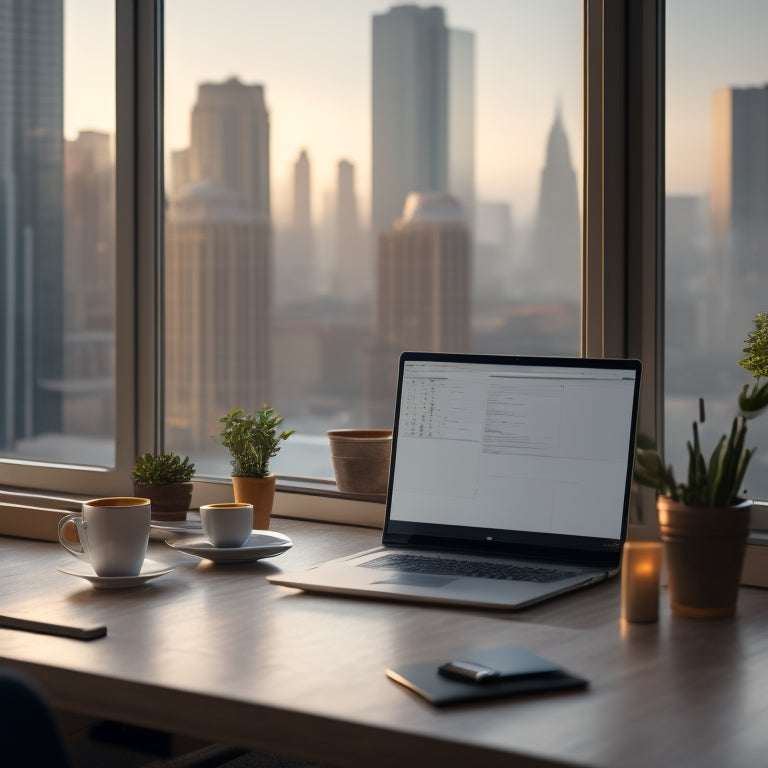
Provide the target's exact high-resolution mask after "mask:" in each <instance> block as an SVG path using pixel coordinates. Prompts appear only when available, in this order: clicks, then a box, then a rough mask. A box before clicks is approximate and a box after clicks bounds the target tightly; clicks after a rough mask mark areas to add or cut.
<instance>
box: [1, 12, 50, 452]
mask: <svg viewBox="0 0 768 768" xmlns="http://www.w3.org/2000/svg"><path fill="white" fill-rule="evenodd" d="M62 104H63V18H62V2H61V0H38V1H37V2H34V3H19V2H7V0H2V2H0V297H2V298H0V363H1V365H0V449H4V450H11V449H12V448H13V447H14V445H15V444H16V442H17V441H18V440H22V439H25V438H31V437H34V436H36V435H39V434H41V433H45V432H59V431H60V430H61V421H62V409H61V372H62V346H63V329H62V304H63V279H62V271H63V270H62V263H63V240H64V238H63V228H62V204H63V168H64V136H63V106H62Z"/></svg>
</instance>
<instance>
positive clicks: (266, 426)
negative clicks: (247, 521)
mask: <svg viewBox="0 0 768 768" xmlns="http://www.w3.org/2000/svg"><path fill="white" fill-rule="evenodd" d="M219 421H220V422H221V423H222V424H223V425H224V427H223V429H222V431H221V433H220V437H221V443H222V445H223V446H224V447H225V448H226V449H227V450H228V451H229V453H230V455H231V457H232V487H233V490H234V494H235V501H243V502H246V503H248V504H253V527H254V528H256V529H266V528H269V520H270V516H271V514H272V504H273V503H274V499H275V480H276V478H275V475H274V474H272V472H270V470H269V461H270V459H272V458H273V457H274V456H276V455H277V453H278V451H279V450H280V447H281V446H280V442H281V441H283V440H287V439H288V438H289V437H290V436H291V435H292V434H293V433H294V431H295V430H293V429H290V430H287V431H283V432H278V427H279V426H280V424H281V423H282V421H283V420H282V418H281V417H280V416H279V415H278V414H277V412H276V411H275V410H274V409H273V408H270V407H269V406H268V405H266V404H265V405H264V407H263V408H261V409H260V410H258V411H256V412H255V413H252V414H249V413H245V412H244V411H243V409H242V408H235V409H234V410H232V411H230V412H229V413H228V414H227V415H226V416H224V417H223V418H221V419H219Z"/></svg>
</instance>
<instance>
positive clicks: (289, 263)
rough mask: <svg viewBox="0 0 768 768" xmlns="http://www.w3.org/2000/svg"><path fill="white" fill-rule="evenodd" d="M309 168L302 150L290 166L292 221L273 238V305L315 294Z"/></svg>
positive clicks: (290, 302)
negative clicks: (291, 175)
mask: <svg viewBox="0 0 768 768" xmlns="http://www.w3.org/2000/svg"><path fill="white" fill-rule="evenodd" d="M310 182H311V168H310V162H309V155H308V154H307V150H306V149H302V150H301V152H299V157H298V158H297V160H296V162H295V163H294V164H293V217H292V219H291V223H290V224H289V225H288V226H287V227H285V228H284V229H283V228H281V229H279V230H278V231H277V233H276V236H275V303H276V304H277V305H278V306H281V305H285V304H289V305H290V304H297V303H301V302H304V301H306V300H307V299H308V298H309V297H310V296H313V295H314V294H315V291H316V287H317V286H316V282H317V265H316V263H315V238H314V230H313V226H312V195H311V183H310Z"/></svg>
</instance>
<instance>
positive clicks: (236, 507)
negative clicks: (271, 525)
mask: <svg viewBox="0 0 768 768" xmlns="http://www.w3.org/2000/svg"><path fill="white" fill-rule="evenodd" d="M200 519H201V520H202V522H203V533H205V535H206V538H207V539H208V541H210V542H211V544H213V546H214V547H242V546H243V544H245V542H246V541H248V538H249V536H250V535H251V531H252V530H253V505H252V504H245V503H244V502H241V501H225V502H223V503H221V504H204V505H203V506H201V507H200Z"/></svg>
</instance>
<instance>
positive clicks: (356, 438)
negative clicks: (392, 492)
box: [328, 429, 392, 495]
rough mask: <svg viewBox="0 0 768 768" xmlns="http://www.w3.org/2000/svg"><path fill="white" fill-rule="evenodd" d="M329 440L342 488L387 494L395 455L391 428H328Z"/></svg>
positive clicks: (338, 486)
mask: <svg viewBox="0 0 768 768" xmlns="http://www.w3.org/2000/svg"><path fill="white" fill-rule="evenodd" d="M328 441H329V442H330V444H331V461H332V462H333V472H334V475H335V476H336V487H337V488H338V489H339V491H341V492H342V493H360V494H377V495H383V494H386V492H387V484H388V482H389V461H390V456H391V455H392V430H391V429H332V430H330V431H329V432H328Z"/></svg>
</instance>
